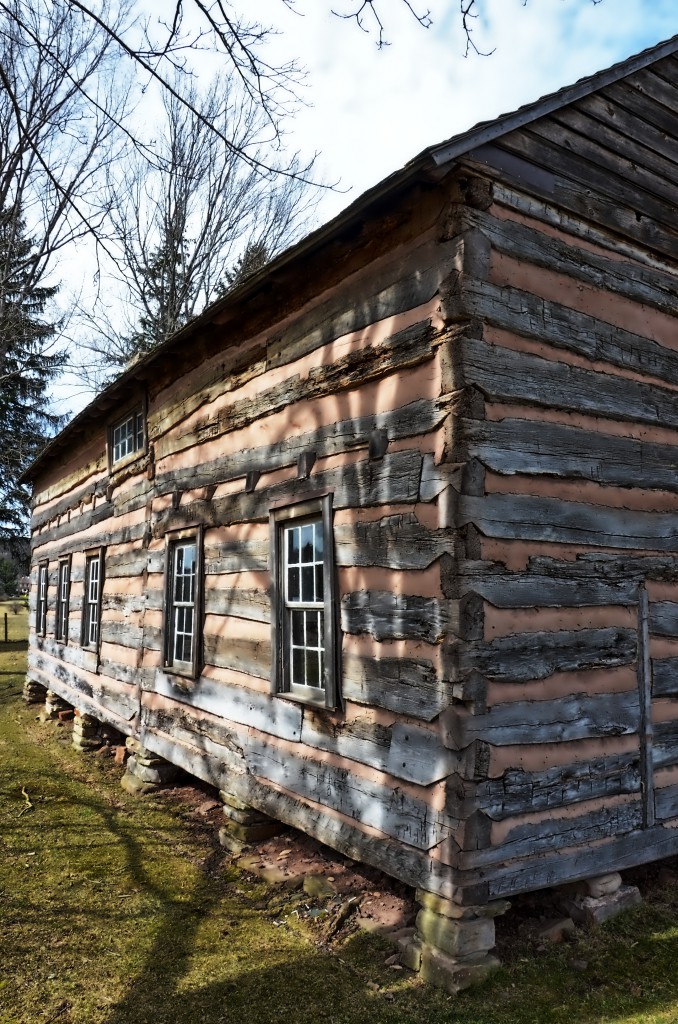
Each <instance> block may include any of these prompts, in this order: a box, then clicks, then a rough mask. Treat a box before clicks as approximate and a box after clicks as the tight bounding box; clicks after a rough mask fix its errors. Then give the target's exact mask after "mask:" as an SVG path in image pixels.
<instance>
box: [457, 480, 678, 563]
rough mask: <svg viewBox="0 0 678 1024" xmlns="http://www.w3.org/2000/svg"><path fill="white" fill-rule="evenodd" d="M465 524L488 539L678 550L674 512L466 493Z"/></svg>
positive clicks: (462, 515) (463, 502) (462, 518)
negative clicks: (473, 527)
mask: <svg viewBox="0 0 678 1024" xmlns="http://www.w3.org/2000/svg"><path fill="white" fill-rule="evenodd" d="M458 521H459V525H460V526H465V525H466V524H468V523H473V525H474V526H475V527H477V529H479V530H480V532H481V533H483V534H485V535H486V536H488V537H506V538H508V539H511V540H514V539H519V540H541V541H553V542H555V543H557V544H582V545H583V544H588V545H593V546H596V547H615V548H635V549H641V550H642V549H643V548H647V549H650V550H654V551H657V550H659V551H678V532H677V531H676V516H675V514H674V513H673V512H639V511H636V510H627V509H620V508H611V507H609V506H605V505H585V504H584V503H583V502H578V501H563V500H562V499H561V498H542V497H533V496H531V495H517V494H490V495H488V496H487V497H485V498H475V497H467V496H462V497H461V499H460V502H459V520H458Z"/></svg>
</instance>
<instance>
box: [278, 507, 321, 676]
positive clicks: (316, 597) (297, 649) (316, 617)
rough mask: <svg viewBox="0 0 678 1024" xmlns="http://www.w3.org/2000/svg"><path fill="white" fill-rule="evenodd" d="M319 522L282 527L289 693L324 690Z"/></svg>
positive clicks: (318, 520)
mask: <svg viewBox="0 0 678 1024" xmlns="http://www.w3.org/2000/svg"><path fill="white" fill-rule="evenodd" d="M323 548H324V541H323V524H322V520H321V519H316V520H314V521H312V522H307V523H301V524H299V525H296V524H293V525H290V526H285V527H283V550H284V558H285V581H284V591H285V613H286V618H287V627H288V628H287V630H286V641H287V645H288V650H287V652H286V654H287V660H288V665H289V686H290V690H291V691H292V692H293V693H294V692H299V688H300V687H301V688H302V689H301V691H300V692H301V693H302V694H303V692H304V688H308V687H312V688H314V689H324V688H325V642H324V638H325V581H324V556H323Z"/></svg>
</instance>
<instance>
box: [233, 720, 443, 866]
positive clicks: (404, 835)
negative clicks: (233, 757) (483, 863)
mask: <svg viewBox="0 0 678 1024" xmlns="http://www.w3.org/2000/svg"><path fill="white" fill-rule="evenodd" d="M245 759H246V761H247V767H248V770H249V771H250V772H251V773H252V775H255V776H256V777H257V778H260V779H267V780H268V781H269V782H273V783H274V784H275V785H277V786H280V787H282V788H283V789H285V790H287V791H288V792H290V793H294V794H296V795H297V796H299V797H301V798H302V799H305V800H313V801H314V802H315V803H319V804H321V805H323V806H326V807H331V808H332V809H334V810H336V811H339V812H340V813H341V814H344V815H345V816H346V817H348V818H353V819H355V820H356V821H359V822H361V823H362V824H364V825H369V826H370V827H371V828H376V829H378V830H379V831H380V832H383V833H385V834H386V835H388V836H391V837H393V838H395V839H399V840H400V841H401V842H403V843H406V844H407V845H408V846H414V847H415V848H417V849H420V850H430V849H431V848H432V847H433V846H436V845H437V844H438V843H440V842H441V841H442V840H443V839H445V838H446V837H447V836H449V835H450V833H451V832H452V831H453V829H454V828H456V827H457V826H458V824H459V822H457V821H454V820H453V819H451V818H450V817H448V816H447V815H446V814H445V813H444V812H442V811H436V810H434V809H433V808H432V807H431V806H430V805H429V804H428V803H427V802H426V801H425V800H417V799H415V798H414V797H412V796H409V795H408V794H406V793H404V792H403V791H402V790H400V789H398V788H397V787H395V788H394V787H391V786H383V785H381V784H379V783H377V782H372V781H370V780H369V779H365V778H362V777H361V776H358V775H356V774H354V773H352V772H350V771H348V769H346V768H337V767H336V766H335V765H331V764H327V763H326V762H323V761H317V762H316V761H313V760H311V758H310V757H303V756H301V754H299V755H296V754H291V753H289V752H287V751H282V750H280V749H279V748H277V747H276V746H275V745H274V744H272V743H266V742H263V741H260V740H258V739H255V738H254V737H253V738H252V739H251V740H250V742H249V743H248V745H247V747H246V749H245Z"/></svg>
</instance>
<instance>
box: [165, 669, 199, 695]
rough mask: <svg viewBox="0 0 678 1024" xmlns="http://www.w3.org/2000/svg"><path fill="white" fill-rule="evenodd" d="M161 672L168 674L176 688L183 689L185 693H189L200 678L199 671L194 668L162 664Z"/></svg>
mask: <svg viewBox="0 0 678 1024" xmlns="http://www.w3.org/2000/svg"><path fill="white" fill-rule="evenodd" d="M162 670H163V672H164V673H165V675H166V676H170V677H171V680H172V682H173V683H174V685H175V686H176V687H178V689H180V690H183V691H184V692H185V693H190V692H191V691H192V690H194V689H195V684H196V683H197V682H198V679H199V678H200V673H199V672H196V671H195V669H192V668H187V669H181V668H177V667H176V666H175V665H163V667H162Z"/></svg>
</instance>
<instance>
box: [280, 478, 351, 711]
mask: <svg viewBox="0 0 678 1024" xmlns="http://www.w3.org/2000/svg"><path fill="white" fill-rule="evenodd" d="M332 516H333V513H332V495H331V494H326V495H324V496H323V497H320V498H313V499H309V500H306V501H301V502H299V503H297V504H295V505H289V506H285V507H282V508H276V509H272V510H271V513H270V527H271V544H272V559H271V569H272V584H273V586H272V591H271V609H272V616H271V623H272V643H273V660H272V677H271V688H272V691H273V693H276V694H280V695H286V696H288V697H291V698H293V699H295V700H300V701H304V702H308V703H310V704H315V705H320V706H321V707H323V706H324V707H327V708H336V707H337V706H338V705H339V692H338V691H339V678H340V671H339V660H340V643H339V626H338V614H337V607H336V600H335V593H336V566H335V562H334V538H333V531H332Z"/></svg>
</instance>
